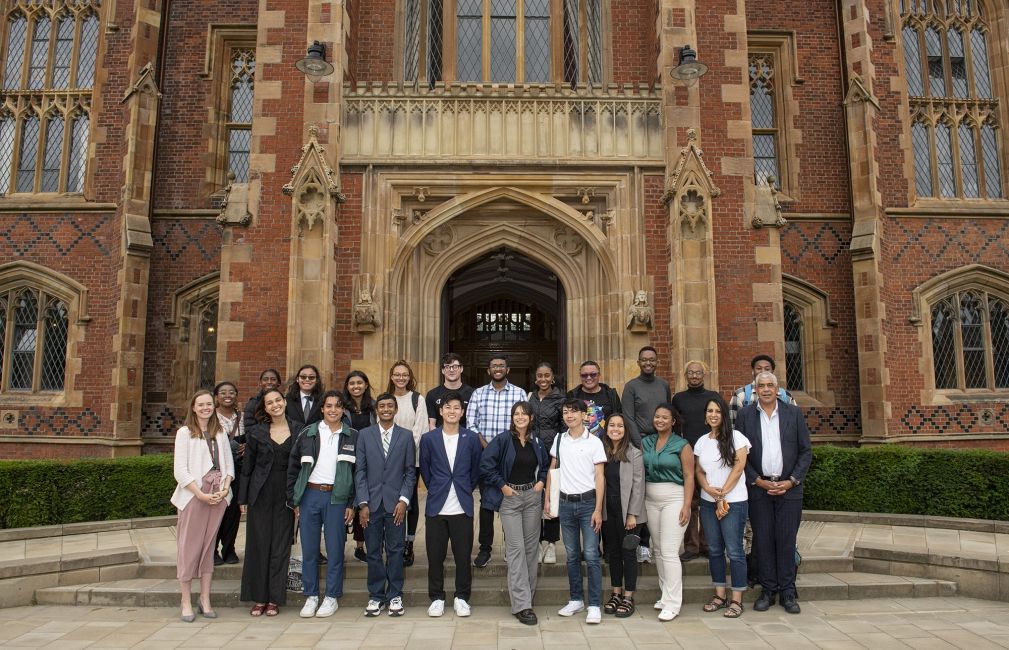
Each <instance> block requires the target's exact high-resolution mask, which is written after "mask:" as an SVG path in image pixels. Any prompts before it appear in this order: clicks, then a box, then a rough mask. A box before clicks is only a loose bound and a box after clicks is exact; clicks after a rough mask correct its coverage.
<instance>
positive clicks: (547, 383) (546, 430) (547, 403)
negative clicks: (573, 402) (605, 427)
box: [528, 361, 565, 564]
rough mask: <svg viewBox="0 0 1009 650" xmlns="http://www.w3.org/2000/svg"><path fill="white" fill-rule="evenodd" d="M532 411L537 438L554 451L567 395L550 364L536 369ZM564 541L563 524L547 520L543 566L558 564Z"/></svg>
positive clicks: (542, 537)
mask: <svg viewBox="0 0 1009 650" xmlns="http://www.w3.org/2000/svg"><path fill="white" fill-rule="evenodd" d="M528 399H529V408H530V410H531V411H532V416H533V424H532V427H533V435H534V436H535V437H537V438H539V440H540V442H541V443H543V448H544V449H547V450H549V449H552V448H553V445H554V438H556V437H557V433H558V432H559V431H563V430H564V428H565V427H564V422H563V421H562V420H561V406H562V405H563V404H564V399H565V398H564V393H563V392H562V391H561V390H560V389H559V388H557V373H556V372H554V367H553V365H552V364H551V363H550V362H549V361H540V362H539V363H538V364H537V365H536V390H534V391H530V393H529V396H528ZM560 539H561V520H560V518H555V519H543V524H542V530H541V531H540V561H541V562H543V564H554V563H556V562H557V542H559V541H560Z"/></svg>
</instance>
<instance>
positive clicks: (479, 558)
mask: <svg viewBox="0 0 1009 650" xmlns="http://www.w3.org/2000/svg"><path fill="white" fill-rule="evenodd" d="M488 564H490V551H485V550H483V549H480V552H479V553H477V554H476V559H475V560H473V566H475V567H476V568H478V569H482V568H484V567H485V566H487V565H488Z"/></svg>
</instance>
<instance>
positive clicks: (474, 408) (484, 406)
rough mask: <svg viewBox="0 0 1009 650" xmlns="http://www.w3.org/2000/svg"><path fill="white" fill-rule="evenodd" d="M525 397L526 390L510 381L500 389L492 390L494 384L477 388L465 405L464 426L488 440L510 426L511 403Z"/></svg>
mask: <svg viewBox="0 0 1009 650" xmlns="http://www.w3.org/2000/svg"><path fill="white" fill-rule="evenodd" d="M525 398H526V392H525V391H524V390H522V389H521V388H519V387H518V386H516V385H515V384H513V383H511V382H510V381H506V382H505V385H504V388H502V389H501V390H494V384H487V385H486V386H481V387H480V388H477V389H476V390H475V391H473V396H472V397H470V398H469V406H467V407H466V428H467V429H470V430H471V431H476V432H477V433H479V434H480V435H482V436H483V437H484V439H485V440H486V441H487V442H490V441H491V440H493V439H494V436H496V435H497V434H499V433H501V432H502V431H507V430H508V428H509V427H511V412H512V405H513V404H515V402H521V401H522V400H524V399H525Z"/></svg>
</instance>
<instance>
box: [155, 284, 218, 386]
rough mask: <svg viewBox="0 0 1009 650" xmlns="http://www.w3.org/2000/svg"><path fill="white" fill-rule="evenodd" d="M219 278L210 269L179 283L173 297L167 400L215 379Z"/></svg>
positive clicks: (208, 383) (210, 384)
mask: <svg viewBox="0 0 1009 650" xmlns="http://www.w3.org/2000/svg"><path fill="white" fill-rule="evenodd" d="M219 299H220V278H219V274H218V273H211V274H210V275H207V276H204V277H202V278H199V279H197V280H194V281H193V282H191V283H189V284H187V285H185V286H183V287H181V288H180V289H179V290H178V291H176V292H175V295H174V297H173V300H172V315H171V317H170V318H169V320H168V321H167V323H166V324H167V325H168V327H170V328H171V329H172V330H174V331H175V335H174V337H173V342H174V344H175V359H174V360H173V362H172V378H171V381H172V384H171V386H172V388H171V392H170V394H169V400H168V401H169V402H170V403H174V402H177V401H179V400H183V401H184V400H185V399H186V395H192V393H193V392H194V391H195V390H197V389H200V388H213V387H214V384H215V382H216V381H217V322H218V302H219Z"/></svg>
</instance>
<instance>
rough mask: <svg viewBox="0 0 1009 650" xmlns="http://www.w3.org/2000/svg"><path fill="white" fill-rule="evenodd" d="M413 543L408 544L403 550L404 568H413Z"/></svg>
mask: <svg viewBox="0 0 1009 650" xmlns="http://www.w3.org/2000/svg"><path fill="white" fill-rule="evenodd" d="M413 560H414V557H413V542H407V543H406V546H405V547H404V548H403V566H413Z"/></svg>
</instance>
